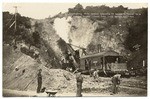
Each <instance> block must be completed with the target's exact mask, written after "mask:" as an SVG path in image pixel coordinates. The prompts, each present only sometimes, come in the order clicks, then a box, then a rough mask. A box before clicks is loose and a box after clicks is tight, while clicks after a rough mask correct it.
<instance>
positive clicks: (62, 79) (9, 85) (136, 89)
mask: <svg viewBox="0 0 150 99" xmlns="http://www.w3.org/2000/svg"><path fill="white" fill-rule="evenodd" d="M4 48H8V49H9V47H4ZM8 49H5V50H4V51H6V52H5V54H7V55H5V57H4V60H3V62H4V63H5V64H3V96H4V97H11V96H17V97H19V96H48V95H47V94H46V93H41V94H37V93H36V89H37V77H36V76H37V71H38V69H39V68H42V77H43V83H42V87H46V89H47V90H57V94H56V96H58V97H59V96H75V95H76V77H75V74H73V73H70V72H68V71H65V70H62V69H50V68H47V67H46V66H45V64H44V62H43V61H42V59H41V61H42V62H41V63H38V62H37V60H34V59H33V58H31V57H29V56H27V55H25V54H22V53H20V52H19V51H18V52H14V51H13V50H8ZM7 51H10V52H7ZM13 53H14V54H13ZM8 56H9V57H8ZM16 67H18V69H19V70H18V71H16V70H15V68H16ZM23 70H25V72H24V73H22V71H23ZM82 89H83V90H82V94H83V96H136V97H137V96H147V77H130V78H121V85H120V88H119V93H118V94H116V95H110V94H111V78H110V77H99V79H98V82H95V81H94V79H93V77H90V76H89V75H83V87H82Z"/></svg>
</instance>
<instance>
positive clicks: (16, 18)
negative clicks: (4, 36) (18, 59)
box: [14, 6, 18, 46]
mask: <svg viewBox="0 0 150 99" xmlns="http://www.w3.org/2000/svg"><path fill="white" fill-rule="evenodd" d="M14 8H15V33H14V34H15V35H14V36H15V46H16V31H17V13H18V11H17V6H14Z"/></svg>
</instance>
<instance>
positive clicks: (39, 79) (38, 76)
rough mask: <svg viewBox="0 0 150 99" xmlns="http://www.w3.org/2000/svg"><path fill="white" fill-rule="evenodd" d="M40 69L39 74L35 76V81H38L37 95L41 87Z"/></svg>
mask: <svg viewBox="0 0 150 99" xmlns="http://www.w3.org/2000/svg"><path fill="white" fill-rule="evenodd" d="M41 72H42V69H39V72H38V74H37V81H38V87H37V93H40V92H41V87H42V75H41Z"/></svg>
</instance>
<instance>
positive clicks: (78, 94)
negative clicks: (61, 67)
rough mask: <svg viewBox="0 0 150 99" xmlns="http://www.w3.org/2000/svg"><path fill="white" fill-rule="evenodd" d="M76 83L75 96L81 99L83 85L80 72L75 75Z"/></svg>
mask: <svg viewBox="0 0 150 99" xmlns="http://www.w3.org/2000/svg"><path fill="white" fill-rule="evenodd" d="M76 81H77V93H76V96H77V97H82V94H81V92H82V83H83V77H82V75H81V72H78V73H77V75H76Z"/></svg>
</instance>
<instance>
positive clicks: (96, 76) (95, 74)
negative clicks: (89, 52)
mask: <svg viewBox="0 0 150 99" xmlns="http://www.w3.org/2000/svg"><path fill="white" fill-rule="evenodd" d="M98 73H99V70H98V69H97V70H95V71H94V72H93V77H94V80H95V81H96V82H98V77H99V75H98Z"/></svg>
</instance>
